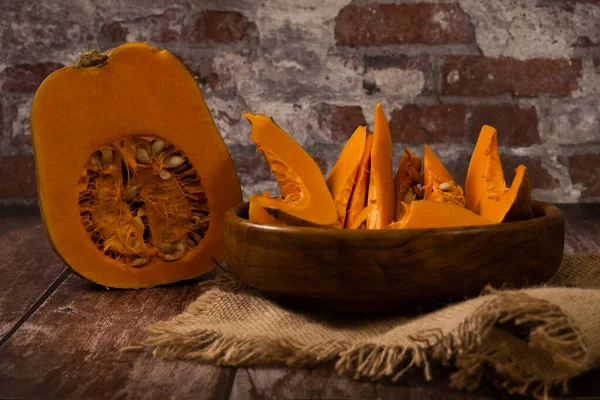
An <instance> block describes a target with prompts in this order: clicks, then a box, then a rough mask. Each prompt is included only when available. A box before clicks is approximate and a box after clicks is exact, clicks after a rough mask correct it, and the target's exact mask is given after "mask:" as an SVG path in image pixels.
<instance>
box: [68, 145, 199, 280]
mask: <svg viewBox="0 0 600 400" xmlns="http://www.w3.org/2000/svg"><path fill="white" fill-rule="evenodd" d="M78 185H79V209H80V215H81V219H82V222H83V225H84V227H85V229H86V231H87V233H88V235H89V236H90V238H91V240H92V242H93V243H94V244H95V245H96V247H97V248H98V249H99V250H100V251H102V252H103V253H104V254H105V255H107V256H108V257H111V258H113V259H115V260H118V261H121V262H123V263H124V264H126V265H128V266H130V267H134V268H138V267H143V266H146V265H148V264H149V263H150V262H151V261H152V259H153V258H158V259H162V260H166V261H174V260H179V259H181V258H182V257H183V256H185V254H186V253H187V252H188V251H189V250H190V249H192V248H194V247H196V246H197V245H198V244H199V243H200V242H201V241H202V240H203V238H204V235H205V232H206V231H207V230H208V226H209V210H208V202H207V199H206V196H205V192H204V187H203V186H202V182H201V180H200V177H199V176H198V173H197V171H196V169H195V168H194V167H193V165H192V164H191V163H190V162H189V159H188V158H187V157H186V156H185V154H184V153H183V152H182V151H181V150H179V149H177V148H176V147H175V146H173V145H172V144H170V143H168V142H166V141H165V140H163V139H162V138H159V137H155V136H134V137H128V138H125V139H122V140H118V141H115V142H112V143H108V144H106V145H104V146H102V147H101V148H100V149H98V150H97V151H95V152H94V153H93V154H92V155H91V156H90V157H89V159H88V161H87V163H86V165H85V167H84V168H83V171H82V174H81V178H80V179H79V182H78Z"/></svg>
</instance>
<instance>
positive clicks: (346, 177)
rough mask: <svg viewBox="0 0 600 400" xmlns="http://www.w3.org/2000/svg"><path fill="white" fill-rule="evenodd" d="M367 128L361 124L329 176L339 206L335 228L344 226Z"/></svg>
mask: <svg viewBox="0 0 600 400" xmlns="http://www.w3.org/2000/svg"><path fill="white" fill-rule="evenodd" d="M366 136H367V128H366V127H364V126H359V127H358V128H357V129H356V131H354V134H352V136H351V137H350V139H349V140H348V141H347V142H346V144H345V145H344V148H343V149H342V152H341V153H340V155H339V157H338V160H337V162H336V163H335V165H334V166H333V168H332V169H331V172H330V173H329V176H328V178H327V187H328V188H329V191H330V192H331V195H332V196H333V200H334V201H335V205H336V207H337V213H338V220H337V222H336V223H335V224H334V228H343V227H344V222H345V220H346V212H347V210H348V203H349V202H350V197H351V195H352V189H353V188H354V185H355V182H356V175H357V171H358V168H359V165H360V162H361V159H362V156H363V152H364V150H365V142H366Z"/></svg>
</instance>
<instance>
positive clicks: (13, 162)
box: [0, 156, 37, 199]
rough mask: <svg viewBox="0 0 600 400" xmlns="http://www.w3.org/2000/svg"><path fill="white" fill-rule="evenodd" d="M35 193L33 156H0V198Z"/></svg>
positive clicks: (17, 197) (15, 197) (20, 196)
mask: <svg viewBox="0 0 600 400" xmlns="http://www.w3.org/2000/svg"><path fill="white" fill-rule="evenodd" d="M36 195H37V187H36V180H35V161H34V159H33V156H0V199H24V198H32V197H36Z"/></svg>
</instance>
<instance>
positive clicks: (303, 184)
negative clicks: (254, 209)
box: [244, 113, 338, 225]
mask: <svg viewBox="0 0 600 400" xmlns="http://www.w3.org/2000/svg"><path fill="white" fill-rule="evenodd" d="M244 117H245V118H246V119H248V121H250V123H251V124H252V130H251V134H250V139H251V140H252V141H253V142H254V144H255V145H256V147H257V149H258V151H259V152H261V153H262V154H263V156H264V157H265V160H266V161H267V163H268V164H269V166H270V167H271V171H272V172H273V174H274V175H275V178H276V179H277V184H278V185H279V191H280V196H279V197H275V198H273V197H271V196H270V194H269V193H265V194H263V195H262V196H258V197H257V198H256V202H257V204H258V205H260V206H261V207H264V208H269V209H276V210H279V211H282V212H284V213H286V214H289V215H290V216H292V217H295V218H298V219H300V220H303V221H307V222H308V223H312V224H317V225H333V224H335V223H336V221H337V219H338V213H337V208H336V204H335V202H334V200H333V197H332V196H331V193H330V192H329V189H328V188H327V184H326V183H325V178H324V177H323V174H322V173H321V170H320V169H319V166H318V165H317V163H316V162H315V161H314V160H313V159H312V157H311V156H310V155H309V154H308V153H307V152H306V151H304V149H303V148H302V147H301V146H300V145H299V144H298V143H297V142H296V141H295V140H294V139H293V138H292V137H291V136H290V135H288V134H287V133H286V132H285V131H284V130H283V129H281V128H280V127H279V126H278V125H277V124H276V123H275V122H274V121H273V119H272V118H271V117H269V116H267V115H263V114H251V113H244Z"/></svg>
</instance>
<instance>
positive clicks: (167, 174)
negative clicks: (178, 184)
mask: <svg viewBox="0 0 600 400" xmlns="http://www.w3.org/2000/svg"><path fill="white" fill-rule="evenodd" d="M158 176H160V177H161V178H162V179H164V180H165V181H166V180H169V179H171V178H172V177H173V174H172V173H170V172H169V171H167V170H166V169H161V170H160V171H158Z"/></svg>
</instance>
